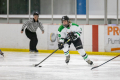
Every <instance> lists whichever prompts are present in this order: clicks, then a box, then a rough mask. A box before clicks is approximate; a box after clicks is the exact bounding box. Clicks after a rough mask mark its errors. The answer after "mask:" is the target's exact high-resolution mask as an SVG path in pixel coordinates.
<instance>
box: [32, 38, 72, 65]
mask: <svg viewBox="0 0 120 80" xmlns="http://www.w3.org/2000/svg"><path fill="white" fill-rule="evenodd" d="M69 41H70V39H68V41H66V42H65V43H67V42H69ZM58 49H59V48H58ZM58 49H56V50H55V51H54V52H52V53H51V54H50V55H49V56H47V57H46V58H45V59H43V60H42V61H41V62H39V63H38V64H35V65H34V66H35V67H37V66H38V65H39V64H41V63H42V62H43V61H45V60H46V59H47V58H48V57H50V56H51V55H52V54H53V53H55V52H56V51H57V50H58ZM39 67H42V66H39Z"/></svg>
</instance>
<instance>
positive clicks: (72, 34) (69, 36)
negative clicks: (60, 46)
mask: <svg viewBox="0 0 120 80" xmlns="http://www.w3.org/2000/svg"><path fill="white" fill-rule="evenodd" d="M67 36H68V38H69V39H70V40H71V41H73V40H74V39H76V38H77V35H74V33H73V32H70V33H68V35H67Z"/></svg>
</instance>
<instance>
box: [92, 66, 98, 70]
mask: <svg viewBox="0 0 120 80" xmlns="http://www.w3.org/2000/svg"><path fill="white" fill-rule="evenodd" d="M98 67H99V66H95V67H92V68H91V70H92V69H95V68H98Z"/></svg>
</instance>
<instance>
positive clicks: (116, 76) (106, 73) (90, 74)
mask: <svg viewBox="0 0 120 80" xmlns="http://www.w3.org/2000/svg"><path fill="white" fill-rule="evenodd" d="M4 53H5V57H4V58H3V57H2V56H0V80H120V57H118V58H116V59H114V60H112V61H110V62H108V63H107V64H105V65H103V66H101V67H99V68H96V69H93V70H91V68H92V67H93V66H89V65H88V64H87V63H86V62H85V61H84V60H83V58H82V57H81V56H80V55H77V54H76V55H75V54H71V60H70V63H69V64H68V65H66V63H65V56H64V54H56V53H55V54H53V55H52V56H51V57H49V58H48V59H47V60H46V61H44V62H43V63H42V64H40V65H41V66H42V67H33V64H36V63H39V62H40V61H42V60H43V59H44V58H46V57H47V56H48V55H49V54H50V53H49V54H48V53H39V54H30V53H28V52H4ZM113 57H114V56H99V55H97V56H96V55H89V58H90V59H91V60H92V61H93V62H94V66H97V65H100V64H102V63H104V62H105V61H107V60H109V59H111V58H113Z"/></svg>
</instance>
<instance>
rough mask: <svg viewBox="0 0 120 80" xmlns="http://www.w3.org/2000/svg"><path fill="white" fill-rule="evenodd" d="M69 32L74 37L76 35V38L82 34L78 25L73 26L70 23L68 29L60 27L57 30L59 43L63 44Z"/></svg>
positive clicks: (73, 24)
mask: <svg viewBox="0 0 120 80" xmlns="http://www.w3.org/2000/svg"><path fill="white" fill-rule="evenodd" d="M70 32H74V33H75V35H77V38H79V37H80V33H81V32H82V28H81V27H80V26H79V25H77V24H75V23H70V27H68V28H66V27H64V26H63V25H61V26H60V27H59V28H58V38H59V42H64V39H65V38H67V34H68V33H70ZM77 38H76V39H77ZM76 39H75V40H76Z"/></svg>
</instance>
